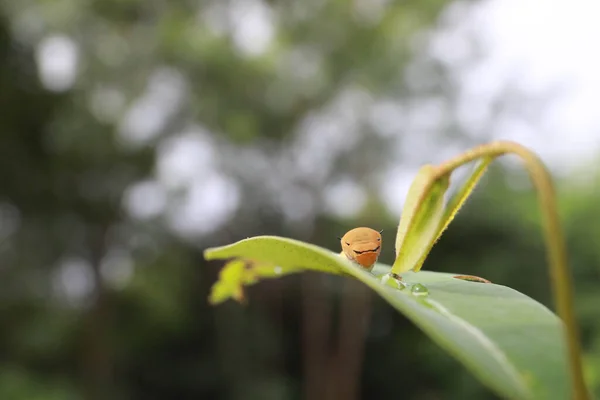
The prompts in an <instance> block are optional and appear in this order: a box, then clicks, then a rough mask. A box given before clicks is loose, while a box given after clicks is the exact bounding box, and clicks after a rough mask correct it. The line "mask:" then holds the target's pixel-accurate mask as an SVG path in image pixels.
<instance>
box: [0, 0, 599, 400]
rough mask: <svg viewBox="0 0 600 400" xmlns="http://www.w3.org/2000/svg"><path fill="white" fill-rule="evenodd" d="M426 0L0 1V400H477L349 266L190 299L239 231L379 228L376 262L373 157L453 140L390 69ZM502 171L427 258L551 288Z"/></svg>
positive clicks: (386, 217)
mask: <svg viewBox="0 0 600 400" xmlns="http://www.w3.org/2000/svg"><path fill="white" fill-rule="evenodd" d="M444 5H445V2H443V1H440V0H431V1H426V2H423V1H420V2H417V1H371V2H367V1H349V0H347V1H343V0H342V1H316V0H309V1H302V2H296V1H268V2H263V1H260V0H231V1H223V0H212V1H208V0H204V1H194V2H191V1H184V0H175V1H170V2H156V1H151V2H148V1H137V0H128V1H114V0H113V1H90V2H78V1H71V0H55V1H52V2H40V1H25V0H24V1H19V2H16V1H9V0H3V1H0V13H1V14H0V15H1V16H2V18H1V19H0V60H1V63H0V85H1V86H0V88H1V90H0V102H1V103H0V104H1V105H2V106H3V108H2V109H3V110H4V113H3V115H4V118H2V120H0V151H1V155H2V156H1V157H0V265H1V266H2V269H1V270H0V271H1V274H2V278H3V279H2V280H1V281H0V282H1V283H0V285H1V286H0V287H1V290H0V293H1V296H2V299H3V300H4V302H3V307H0V321H1V322H2V324H3V326H5V327H7V328H6V329H5V330H3V331H2V333H0V352H1V353H0V354H1V355H2V358H1V360H2V362H1V363H0V398H10V399H38V398H39V399H70V398H73V399H78V398H89V399H94V398H97V399H106V398H110V399H119V398H123V399H132V398H133V399H135V398H140V399H150V400H152V399H165V398H178V399H197V398H204V397H206V398H217V397H222V398H231V399H236V398H243V399H245V400H246V399H253V398H256V399H261V400H262V399H270V398H272V399H281V398H300V397H302V396H305V397H306V398H311V399H312V398H317V396H323V397H324V396H326V394H327V393H329V395H330V397H331V396H334V397H335V394H333V395H332V393H338V397H337V398H341V397H343V398H358V397H365V398H366V397H375V398H391V397H392V396H394V397H397V395H398V393H402V394H403V395H404V394H405V396H403V397H406V398H419V399H426V398H444V399H452V398H456V399H464V398H482V399H483V398H493V396H492V395H490V394H489V393H488V391H487V390H485V389H483V388H482V387H481V385H479V384H478V383H477V382H475V380H474V379H473V378H471V377H470V376H469V375H467V374H466V373H465V372H464V371H463V370H462V369H461V368H460V367H458V364H457V363H456V362H455V361H453V360H452V359H450V358H448V357H447V356H445V355H444V354H442V353H441V351H440V350H439V349H437V348H435V347H434V346H433V345H432V344H431V343H429V342H428V341H427V340H426V339H425V338H423V337H422V335H420V333H419V332H418V331H417V330H416V329H415V328H414V327H412V326H411V325H410V324H408V322H407V321H406V320H405V319H403V318H401V317H400V316H398V315H396V314H395V313H394V312H393V311H392V310H390V309H389V308H388V307H387V306H386V305H384V304H382V303H381V302H380V301H378V300H374V304H373V307H372V308H371V314H369V311H368V310H369V308H368V306H367V303H366V302H368V300H366V299H365V298H363V296H364V293H362V292H361V291H360V290H359V289H357V288H352V287H351V286H348V282H340V280H339V279H330V278H329V277H322V276H313V275H307V276H302V277H293V276H291V277H288V278H286V279H282V280H280V281H274V282H270V283H269V284H263V285H260V286H258V287H256V288H252V290H251V291H250V298H251V301H250V304H249V306H248V307H246V308H240V307H239V306H237V305H233V304H226V305H223V306H220V307H219V308H217V309H213V308H211V307H209V306H208V304H207V302H206V297H207V295H208V291H209V288H210V285H211V283H212V282H214V280H215V279H216V274H217V268H218V265H213V264H210V265H207V264H206V263H205V262H204V261H203V259H202V257H201V250H202V249H203V248H205V247H207V246H210V245H215V244H222V243H226V242H230V241H233V240H237V239H240V238H243V237H246V236H250V235H255V234H263V233H271V234H280V235H285V236H292V237H297V238H301V239H304V240H310V241H312V242H314V243H318V244H321V245H324V246H327V247H329V248H332V249H335V248H337V247H338V243H337V241H336V239H335V238H336V236H338V235H340V234H343V232H344V231H345V230H346V229H349V228H351V227H353V226H356V225H371V226H377V227H378V228H379V229H382V228H383V229H384V230H385V232H386V234H385V239H384V241H385V240H387V243H388V245H387V247H386V249H385V251H384V253H383V254H382V260H383V261H388V262H389V261H391V258H392V254H393V246H391V245H390V244H391V242H392V240H391V238H392V237H393V232H394V230H395V228H394V226H395V224H396V217H395V216H394V215H393V214H394V213H393V212H391V211H388V209H387V208H386V202H385V196H384V194H385V190H386V188H389V186H390V185H391V183H390V182H388V181H387V180H386V178H387V176H388V175H387V174H388V172H389V169H390V168H392V167H395V166H396V165H397V164H398V163H400V164H403V165H404V166H406V165H412V163H414V162H415V158H411V157H410V156H411V153H412V155H413V156H416V155H419V156H421V157H422V156H424V155H426V156H427V157H429V156H431V157H436V155H434V154H431V155H430V154H429V152H431V153H433V152H434V150H437V149H442V150H444V151H446V148H447V147H448V148H450V149H452V148H454V147H455V146H456V143H461V141H464V142H469V141H470V140H471V139H469V138H465V137H464V135H463V134H462V133H461V132H460V131H459V130H458V131H457V132H458V133H457V132H454V131H452V129H450V128H448V129H440V131H439V132H434V131H435V129H433V128H429V129H425V130H422V131H421V130H414V131H413V130H412V129H413V128H414V126H415V124H417V122H419V121H421V122H420V123H422V124H425V125H424V126H425V127H427V126H430V125H427V122H428V121H430V120H431V119H432V118H433V117H432V116H431V114H430V113H427V112H425V113H423V110H425V111H427V110H429V109H431V110H433V114H435V112H436V110H437V106H436V105H437V104H438V103H437V102H435V101H434V102H431V101H430V99H425V100H427V101H425V103H422V104H421V103H419V104H417V100H421V99H417V98H416V95H415V92H416V91H415V90H414V89H415V86H414V85H412V84H411V81H410V76H411V75H410V74H408V75H409V78H408V83H407V71H406V70H405V66H406V65H407V63H408V62H409V60H410V59H411V57H412V56H413V54H414V52H415V51H414V50H415V47H418V46H419V42H418V41H416V42H415V41H413V39H414V38H415V34H417V33H419V32H422V31H423V30H424V29H425V28H427V27H428V26H429V25H431V24H432V23H433V22H434V21H435V19H436V18H437V16H438V14H439V12H440V10H441V9H442V7H443V6H444ZM415 43H416V44H415ZM409 72H410V71H409ZM430 76H431V77H432V79H433V76H435V73H434V74H433V75H430ZM434 89H436V88H433V89H432V91H433V92H435V90H434ZM437 89H440V87H438V88H437ZM442 89H443V88H442ZM417 105H419V107H417ZM428 107H429V108H428ZM438 111H439V110H438ZM403 113H404V114H406V115H405V116H406V118H405V119H404V120H402V119H401V121H400V122H398V119H397V118H395V117H397V116H396V114H403ZM418 115H421V119H420V120H418V118H417V116H418ZM423 115H424V116H423ZM410 121H413V122H412V125H411V123H410ZM415 121H416V122H415ZM415 132H417V134H422V135H424V136H423V137H427V138H428V139H427V140H429V142H430V143H433V141H434V140H439V142H438V144H437V145H436V146H435V147H433V146H432V147H431V148H428V149H425V150H422V149H420V148H419V149H415V148H414V147H412V140H413V139H412V138H414V137H415V135H414V133H415ZM453 132H454V133H456V136H458V137H460V140H459V141H457V140H456V139H453V141H452V146H446V144H447V142H444V141H442V140H443V137H445V135H448V134H449V133H453ZM409 133H411V135H409ZM404 158H406V159H404ZM382 171H383V172H382ZM497 175H498V176H493V177H492V178H493V179H491V180H490V184H489V185H488V186H487V187H486V188H485V190H481V192H487V190H490V192H489V193H491V194H489V195H487V196H480V197H478V198H477V199H476V200H475V201H473V202H472V203H470V204H469V205H468V206H467V209H466V210H465V211H464V212H463V213H461V215H460V218H459V219H458V220H457V222H456V223H455V225H454V226H453V227H451V229H450V231H449V232H448V234H447V236H446V237H445V238H444V239H442V241H441V242H440V243H439V244H438V245H437V246H436V248H435V252H434V256H433V258H432V259H431V260H430V261H429V262H428V266H429V267H430V268H434V269H437V270H444V269H447V270H460V272H465V273H469V272H472V273H475V274H478V275H483V276H486V277H488V278H490V279H492V280H494V281H500V282H506V283H507V284H511V285H514V286H515V287H516V288H517V289H520V290H523V291H525V292H526V293H528V294H531V295H532V296H533V297H535V298H538V299H542V300H543V301H545V302H547V301H548V293H547V289H546V288H547V285H546V281H544V285H540V284H539V282H540V280H539V279H538V278H539V276H540V274H543V273H545V270H544V267H543V262H544V260H543V257H542V256H543V252H542V248H541V240H538V238H539V232H538V231H537V230H536V228H537V226H535V222H532V220H531V219H529V218H524V216H528V215H529V214H530V213H533V210H534V205H533V203H532V202H527V201H523V203H524V204H526V206H522V207H521V208H516V209H513V208H508V207H509V206H508V204H504V205H503V204H500V205H499V206H498V203H501V202H499V201H498V199H506V198H510V199H511V200H510V201H511V202H513V201H514V202H515V203H517V198H518V199H521V197H519V196H521V195H515V194H513V193H510V192H509V190H507V189H506V187H505V186H504V185H503V181H502V176H501V175H502V174H500V173H498V174H497ZM581 193H582V194H581V198H587V197H585V196H587V195H586V193H585V192H584V191H582V192H581ZM509 196H510V197H509ZM515 196H517V197H516V198H515ZM522 196H523V197H526V196H525V195H522ZM513 199H514V200H513ZM582 201H583V200H582ZM492 204H493V206H494V207H491V205H492ZM586 204H588V203H586ZM589 204H591V203H589ZM589 207H591V206H589ZM584 209H585V208H582V210H584ZM590 209H591V208H590ZM582 213H583V214H582V216H580V217H578V218H585V216H586V215H589V214H585V212H584V211H582ZM574 218H575V217H574ZM577 226H579V225H577ZM573 229H575V228H573ZM573 234H574V235H575V237H578V236H577V235H581V236H585V235H588V234H591V232H588V231H586V230H582V231H581V233H577V231H576V230H575V231H574V233H573ZM532 237H533V238H536V239H531V238H532ZM592 248H593V246H592V245H591V244H590V246H589V247H586V249H587V251H588V252H589V253H588V252H586V250H585V249H584V250H582V251H581V252H579V253H578V254H580V255H581V257H584V256H585V257H589V258H586V259H585V261H581V262H582V263H583V262H586V265H595V263H594V261H595V260H597V258H595V257H596V256H595V255H593V254H595V253H593V251H592V250H591V249H592ZM474 250H478V251H477V252H476V253H475V255H473V253H471V252H472V251H474ZM532 250H533V251H532ZM592 253H593V254H592ZM428 266H426V267H428ZM482 266H484V267H485V268H486V269H485V270H482ZM532 266H533V268H531V267H532ZM470 268H472V270H470ZM587 274H588V275H585V276H586V277H589V276H591V275H593V274H594V273H593V271H592V270H589V271H588V272H587ZM544 279H546V278H544ZM528 282H529V283H528ZM593 299H595V297H593V295H592V294H590V300H589V301H590V304H592V303H591V301H592V300H593ZM588 307H589V306H588ZM357 308H363V311H362V312H359V311H358V310H357ZM334 314H335V315H337V314H340V315H341V316H342V318H341V319H338V318H332V315H334ZM344 315H345V317H344ZM369 315H370V317H369ZM585 315H588V314H585ZM587 318H591V317H587ZM335 321H338V322H339V326H338V324H336V323H334V322H335ZM367 322H369V324H368V325H367ZM367 327H368V329H366V328H367ZM586 327H587V328H588V330H589V331H588V335H589V337H593V338H594V339H593V340H595V342H597V340H596V337H597V336H598V334H597V332H598V329H600V327H596V325H594V324H589V326H588V325H586ZM364 335H366V341H363V339H364ZM590 340H592V339H590ZM595 342H594V343H595ZM332 343H334V344H335V345H333V346H332V345H331V344H332ZM362 343H364V346H366V352H365V358H364V364H363V359H362V348H363V345H362ZM299 344H301V346H299ZM331 347H333V348H335V349H336V352H335V353H334V354H329V353H328V352H326V351H325V350H326V349H328V348H331ZM303 363H304V367H303V368H301V365H303ZM361 365H362V368H359V366H361ZM361 382H362V384H361ZM344 385H345V387H343V386H344ZM335 390H338V391H337V392H335ZM340 390H345V393H346V394H344V395H342V394H340V393H344V392H343V391H340ZM361 395H362V396H361Z"/></svg>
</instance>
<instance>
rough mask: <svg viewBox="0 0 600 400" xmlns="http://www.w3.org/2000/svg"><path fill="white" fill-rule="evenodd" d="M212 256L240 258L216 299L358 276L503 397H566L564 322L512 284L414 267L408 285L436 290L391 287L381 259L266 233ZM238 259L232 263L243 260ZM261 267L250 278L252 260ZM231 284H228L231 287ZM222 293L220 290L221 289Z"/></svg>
mask: <svg viewBox="0 0 600 400" xmlns="http://www.w3.org/2000/svg"><path fill="white" fill-rule="evenodd" d="M204 256H205V258H206V259H208V260H213V259H228V260H230V259H233V260H237V261H233V262H230V264H229V265H234V267H230V268H231V270H230V271H229V272H227V273H223V274H221V277H220V280H219V282H217V284H215V286H214V287H213V294H212V295H211V298H218V300H219V301H223V300H224V299H225V297H226V295H227V293H226V292H227V290H228V291H229V295H230V297H234V298H243V297H241V295H240V293H241V289H242V287H243V286H244V285H246V284H252V283H255V282H257V281H258V280H259V279H261V278H263V277H267V278H271V277H274V276H282V275H285V274H288V273H296V272H301V271H302V270H317V271H322V272H327V273H333V274H341V275H351V276H353V277H354V278H356V279H358V280H360V281H361V282H363V283H364V284H366V285H367V286H369V287H370V288H371V289H373V290H374V291H375V292H377V293H378V294H379V295H380V296H381V297H382V298H384V299H385V300H386V301H387V302H388V303H390V305H392V306H393V307H394V308H396V310H398V311H399V312H401V313H402V314H404V315H405V316H406V317H407V318H409V319H410V320H411V321H412V322H413V323H415V324H416V325H417V326H418V327H419V328H420V329H421V330H423V332H425V333H426V334H427V335H428V336H429V337H430V338H431V339H432V340H433V341H434V342H436V343H437V344H438V345H439V346H440V347H442V348H443V349H444V350H446V351H447V352H448V353H449V354H451V355H452V356H454V357H455V358H456V359H457V360H458V361H460V362H461V363H462V364H463V365H464V366H465V367H466V368H467V369H468V370H469V371H471V372H472V373H473V374H474V375H475V376H476V377H477V378H478V379H480V380H481V382H483V383H484V384H486V385H487V386H489V387H490V388H491V389H493V390H494V391H495V392H496V393H497V394H498V395H500V396H502V397H504V398H509V399H566V398H569V393H570V382H569V380H568V374H567V369H566V362H565V357H564V356H565V351H564V346H563V341H562V340H563V326H562V324H561V322H560V320H559V319H558V318H557V317H556V316H555V315H554V314H553V313H552V312H550V311H549V310H548V309H547V308H546V307H544V306H542V305H541V304H539V303H537V302H536V301H534V300H533V299H531V298H529V297H527V296H525V295H523V294H521V293H519V292H517V291H515V290H512V289H510V288H507V287H505V286H500V285H495V284H491V283H474V282H468V281H464V280H461V279H455V278H453V276H454V274H443V273H436V272H429V271H421V272H419V273H413V272H407V273H404V274H403V275H402V278H403V280H404V282H406V283H407V284H416V283H420V284H423V285H426V287H427V289H428V290H429V295H428V296H426V297H417V296H414V295H412V294H411V292H410V290H408V289H405V290H398V289H394V288H391V287H389V286H386V285H383V284H382V283H381V282H380V280H379V278H378V277H376V276H375V275H374V274H378V275H379V274H385V273H387V272H389V271H390V267H389V266H386V265H383V264H376V265H375V268H374V270H373V273H369V272H366V271H363V270H362V268H361V267H359V266H357V265H354V264H353V263H352V262H350V261H348V260H347V259H345V258H344V257H340V255H339V254H337V253H333V252H331V251H329V250H327V249H324V248H321V247H318V246H314V245H311V244H308V243H303V242H299V241H296V240H292V239H287V238H281V237H276V236H259V237H255V238H250V239H245V240H242V241H240V242H237V243H234V244H232V245H229V246H224V247H220V248H213V249H208V250H206V251H205V252H204ZM236 262H237V264H232V263H236ZM248 263H250V264H251V265H252V264H253V265H259V266H260V268H257V269H255V270H253V271H252V273H251V274H250V275H245V274H244V272H243V268H248V267H247V266H246V267H244V265H247V264H248ZM223 288H228V289H227V290H224V289H223ZM216 292H218V293H217V294H215V293H216Z"/></svg>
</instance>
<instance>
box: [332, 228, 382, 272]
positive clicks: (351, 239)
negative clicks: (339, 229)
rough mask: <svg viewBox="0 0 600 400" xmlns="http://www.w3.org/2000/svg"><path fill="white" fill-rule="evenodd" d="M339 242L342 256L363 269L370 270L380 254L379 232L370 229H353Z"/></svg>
mask: <svg viewBox="0 0 600 400" xmlns="http://www.w3.org/2000/svg"><path fill="white" fill-rule="evenodd" d="M340 241H341V243H342V252H343V253H344V255H345V256H346V257H347V258H348V259H349V260H352V261H354V262H356V263H357V264H359V265H360V266H362V267H363V268H367V269H368V268H371V267H372V266H373V264H375V262H376V261H377V258H378V257H379V253H380V252H381V232H377V231H376V230H374V229H371V228H364V227H361V228H354V229H352V230H350V231H348V232H346V234H345V235H344V236H343V237H342V238H341V239H340Z"/></svg>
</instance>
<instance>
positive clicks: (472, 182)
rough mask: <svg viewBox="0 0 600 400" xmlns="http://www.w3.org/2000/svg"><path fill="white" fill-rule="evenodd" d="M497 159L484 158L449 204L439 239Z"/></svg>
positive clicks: (443, 218)
mask: <svg viewBox="0 0 600 400" xmlns="http://www.w3.org/2000/svg"><path fill="white" fill-rule="evenodd" d="M494 159H495V157H482V159H481V161H480V162H479V164H478V165H477V167H476V168H475V169H474V170H473V172H472V173H471V175H470V176H469V178H468V179H467V181H466V182H465V183H464V184H463V185H462V187H461V188H460V190H459V191H458V192H457V193H456V194H455V195H454V196H453V197H452V200H450V202H449V203H448V206H447V207H446V212H445V213H444V216H443V217H442V225H441V227H440V231H439V233H438V235H437V238H436V240H437V239H439V238H440V236H442V233H444V231H445V230H446V228H448V225H450V222H452V220H453V219H454V217H455V216H456V214H457V213H458V211H459V210H460V208H461V207H462V206H463V204H464V203H465V201H467V199H468V198H469V196H470V195H471V193H472V192H473V190H474V189H475V186H476V185H477V183H478V182H479V180H480V179H481V177H482V176H483V174H484V173H485V171H486V170H487V167H488V166H489V165H490V163H491V162H492V161H494Z"/></svg>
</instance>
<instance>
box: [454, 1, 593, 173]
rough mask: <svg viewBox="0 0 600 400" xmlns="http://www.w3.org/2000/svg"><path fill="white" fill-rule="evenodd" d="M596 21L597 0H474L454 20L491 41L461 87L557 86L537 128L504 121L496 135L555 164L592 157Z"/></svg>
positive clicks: (460, 27) (460, 28) (461, 27)
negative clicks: (486, 54) (509, 83)
mask: <svg viewBox="0 0 600 400" xmlns="http://www.w3.org/2000/svg"><path fill="white" fill-rule="evenodd" d="M599 18H600V2H596V1H592V0H552V1H548V0H546V1H544V0H487V1H483V2H479V3H475V5H474V6H473V7H471V10H470V11H468V12H467V16H466V18H465V16H464V15H463V16H458V18H455V19H456V21H457V23H458V24H457V28H458V29H457V30H458V31H463V30H470V32H469V34H471V35H473V34H476V35H480V37H481V38H483V41H484V43H487V44H488V46H489V49H488V51H489V57H488V59H487V60H485V61H484V62H483V64H482V68H481V69H479V70H475V71H474V72H473V76H472V77H471V79H467V81H466V85H468V86H471V87H472V86H475V87H476V86H477V85H483V86H491V87H493V86H494V85H495V84H496V83H501V82H503V81H504V82H506V81H507V80H509V79H512V80H513V81H516V82H518V84H519V87H520V88H521V89H522V90H524V91H525V92H528V93H531V94H532V95H534V94H535V93H541V92H543V91H544V90H547V89H549V88H551V87H552V86H555V85H562V86H561V87H562V89H561V90H562V92H560V93H559V94H558V95H557V97H556V99H555V100H554V101H553V102H551V103H549V104H548V107H545V108H542V110H541V115H540V120H539V122H540V124H539V125H538V126H532V127H525V126H520V124H518V123H516V124H514V123H513V124H511V123H507V124H506V125H507V126H506V127H499V129H498V131H497V132H496V135H497V136H498V137H508V138H512V139H515V140H518V141H519V142H521V143H523V144H525V145H529V146H531V147H533V148H534V149H535V150H536V151H538V152H539V153H540V154H541V155H542V156H543V157H544V158H547V157H551V158H550V159H548V161H549V162H551V163H552V164H554V165H561V166H562V165H564V166H569V165H573V164H579V163H582V162H586V161H590V160H592V159H593V158H595V157H596V156H597V153H598V150H599V148H600V101H599V94H600V52H598V51H597V46H598V43H599V41H600V24H599V23H598V21H599ZM465 28H466V29H465ZM446 51H452V49H451V48H447V49H446ZM509 75H510V77H509ZM480 90H482V89H480ZM483 90H485V89H483Z"/></svg>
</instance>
